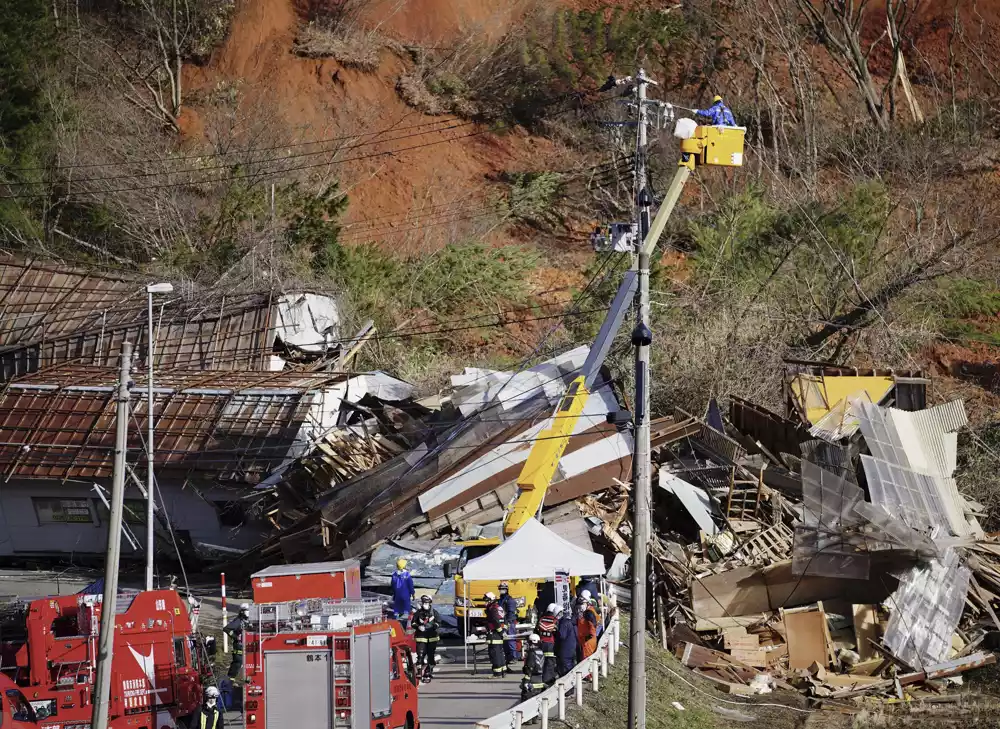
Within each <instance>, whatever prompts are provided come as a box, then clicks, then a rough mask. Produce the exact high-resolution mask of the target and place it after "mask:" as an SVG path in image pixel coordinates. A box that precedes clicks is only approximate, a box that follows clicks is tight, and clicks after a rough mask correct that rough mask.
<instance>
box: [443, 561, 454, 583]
mask: <svg viewBox="0 0 1000 729" xmlns="http://www.w3.org/2000/svg"><path fill="white" fill-rule="evenodd" d="M443 569H444V578H445V579H446V580H450V579H451V578H452V577H454V576H455V563H454V562H445V563H444V565H443Z"/></svg>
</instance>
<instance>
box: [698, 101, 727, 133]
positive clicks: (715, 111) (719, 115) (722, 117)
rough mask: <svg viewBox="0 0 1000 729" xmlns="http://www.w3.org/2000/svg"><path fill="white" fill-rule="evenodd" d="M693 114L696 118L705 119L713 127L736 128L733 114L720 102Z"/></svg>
mask: <svg viewBox="0 0 1000 729" xmlns="http://www.w3.org/2000/svg"><path fill="white" fill-rule="evenodd" d="M694 113H695V114H697V115H698V116H703V117H706V118H707V119H708V122H709V124H711V125H712V126H713V127H735V126H736V119H734V118H733V112H731V111H730V110H729V107H728V106H726V105H725V104H723V103H722V102H721V101H716V102H715V103H714V104H712V105H711V106H710V107H708V108H707V109H696V110H695V112H694Z"/></svg>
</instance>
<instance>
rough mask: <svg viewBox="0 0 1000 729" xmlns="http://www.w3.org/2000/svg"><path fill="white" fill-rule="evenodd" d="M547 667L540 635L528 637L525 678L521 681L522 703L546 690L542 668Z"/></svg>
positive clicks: (525, 649) (525, 652)
mask: <svg viewBox="0 0 1000 729" xmlns="http://www.w3.org/2000/svg"><path fill="white" fill-rule="evenodd" d="M544 666H545V655H544V654H543V653H542V639H541V638H540V637H539V636H538V633H532V634H531V635H530V636H528V643H527V645H526V646H525V648H524V678H522V679H521V701H527V700H528V699H530V698H531V697H532V696H534V695H535V694H540V693H541V692H542V691H544V690H545V681H543V680H542V668H543V667H544Z"/></svg>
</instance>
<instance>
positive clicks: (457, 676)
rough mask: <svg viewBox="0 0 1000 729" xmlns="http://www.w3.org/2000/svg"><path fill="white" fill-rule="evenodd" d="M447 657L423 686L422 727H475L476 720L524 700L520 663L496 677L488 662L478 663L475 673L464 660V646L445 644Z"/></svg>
mask: <svg viewBox="0 0 1000 729" xmlns="http://www.w3.org/2000/svg"><path fill="white" fill-rule="evenodd" d="M442 652H443V653H444V654H445V655H444V660H445V661H447V662H446V663H445V662H442V663H439V665H438V667H437V670H436V672H435V674H434V680H433V681H432V682H431V683H429V684H422V685H421V686H420V726H421V729H453V728H454V727H472V726H473V725H474V724H475V723H476V721H477V720H479V719H485V718H487V717H490V716H493V715H494V714H498V713H500V712H501V711H506V710H507V709H509V708H511V707H512V706H514V705H515V704H517V703H518V702H519V701H520V700H521V689H520V688H519V684H520V681H521V673H520V663H516V664H514V666H513V668H514V670H513V672H511V673H509V674H508V675H507V677H506V678H504V679H495V678H493V676H492V674H491V672H490V666H489V663H488V662H486V663H485V664H484V663H480V664H479V669H478V672H477V674H476V675H473V674H472V658H471V656H470V658H469V662H470V663H469V668H466V667H465V666H464V664H463V660H462V647H461V646H454V647H447V648H443V649H442Z"/></svg>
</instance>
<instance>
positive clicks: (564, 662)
mask: <svg viewBox="0 0 1000 729" xmlns="http://www.w3.org/2000/svg"><path fill="white" fill-rule="evenodd" d="M577 645H578V641H577V638H576V623H575V622H574V621H573V618H572V617H571V616H570V615H567V614H565V613H564V614H563V617H561V618H559V629H558V631H557V632H556V667H557V669H558V671H559V675H560V676H565V675H566V674H567V673H569V672H570V671H572V670H573V666H575V665H576V649H577Z"/></svg>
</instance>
